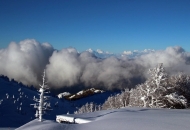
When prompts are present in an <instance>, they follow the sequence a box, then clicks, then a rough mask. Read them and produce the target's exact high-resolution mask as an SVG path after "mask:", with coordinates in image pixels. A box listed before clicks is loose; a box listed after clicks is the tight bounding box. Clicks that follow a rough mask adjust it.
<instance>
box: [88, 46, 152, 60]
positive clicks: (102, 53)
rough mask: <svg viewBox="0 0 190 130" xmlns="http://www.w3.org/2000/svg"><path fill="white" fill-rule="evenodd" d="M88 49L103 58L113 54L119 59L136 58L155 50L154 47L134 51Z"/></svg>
mask: <svg viewBox="0 0 190 130" xmlns="http://www.w3.org/2000/svg"><path fill="white" fill-rule="evenodd" d="M86 51H87V52H90V53H92V54H94V55H95V56H96V57H98V58H102V59H105V58H108V57H112V56H114V57H117V58H119V59H121V58H124V57H127V58H135V57H139V56H141V55H144V54H149V53H152V52H155V50H154V49H144V50H143V51H138V50H134V51H123V53H110V52H108V51H102V50H100V49H97V50H96V51H95V50H92V49H91V48H89V49H87V50H86Z"/></svg>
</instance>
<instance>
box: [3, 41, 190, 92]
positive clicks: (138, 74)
mask: <svg viewBox="0 0 190 130" xmlns="http://www.w3.org/2000/svg"><path fill="white" fill-rule="evenodd" d="M158 63H164V67H165V68H166V70H167V71H168V73H170V74H175V73H178V72H181V71H182V72H185V73H187V74H190V53H188V52H185V50H184V49H183V48H181V47H168V48H166V49H165V50H160V51H152V52H150V53H146V54H143V55H140V56H137V57H134V58H132V59H131V58H128V55H126V56H125V57H121V58H117V57H114V56H111V57H108V58H104V59H101V58H98V57H96V56H95V55H94V54H93V53H91V52H88V51H84V52H82V53H78V52H77V50H76V49H74V48H65V49H62V50H60V51H58V50H55V49H54V48H53V47H52V46H51V45H50V44H48V43H42V44H40V43H39V42H37V41H36V40H34V39H27V40H24V41H21V42H19V43H15V42H12V43H10V45H9V46H8V47H7V48H6V49H1V50H0V74H1V75H6V76H8V77H9V78H10V79H15V80H16V81H19V82H22V83H24V84H25V85H34V86H37V87H38V84H39V83H40V82H41V74H42V72H43V70H44V69H46V74H47V80H48V85H49V87H50V88H52V89H63V88H72V89H77V88H76V87H77V86H80V87H81V86H82V87H97V88H100V87H101V88H104V89H107V90H112V89H122V88H126V87H133V86H135V85H136V84H138V83H140V82H142V81H143V80H145V79H146V78H147V76H148V75H147V71H148V69H149V68H153V67H155V66H156V65H157V64H158Z"/></svg>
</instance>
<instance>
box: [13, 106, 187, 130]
mask: <svg viewBox="0 0 190 130" xmlns="http://www.w3.org/2000/svg"><path fill="white" fill-rule="evenodd" d="M70 116H73V117H76V118H81V119H88V120H91V121H92V122H90V123H85V124H59V123H56V122H54V121H49V120H45V121H44V122H42V123H41V122H39V121H37V120H33V121H31V122H29V123H27V124H25V125H24V126H21V127H20V128H18V129H16V130H31V129H35V130H60V129H61V130H189V129H190V110H189V109H186V110H170V109H145V108H123V109H115V110H106V111H99V112H94V113H86V114H79V115H70Z"/></svg>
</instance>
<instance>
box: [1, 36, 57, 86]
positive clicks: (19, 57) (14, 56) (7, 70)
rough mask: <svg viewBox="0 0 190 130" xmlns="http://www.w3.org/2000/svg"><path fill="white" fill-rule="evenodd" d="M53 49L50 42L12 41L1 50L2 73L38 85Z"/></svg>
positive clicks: (32, 40) (25, 82) (28, 83)
mask: <svg viewBox="0 0 190 130" xmlns="http://www.w3.org/2000/svg"><path fill="white" fill-rule="evenodd" d="M53 50H54V49H53V47H52V46H51V45H50V44H48V43H43V44H40V43H39V42H37V41H36V40H34V39H27V40H24V41H21V42H19V43H18V44H17V43H15V42H11V43H10V44H9V46H8V47H7V48H6V49H1V50H0V74H1V75H6V76H8V77H9V78H10V79H15V80H17V81H19V82H22V83H24V84H27V85H38V83H39V79H40V78H41V71H42V70H43V69H45V65H46V64H47V63H48V60H49V57H50V56H51V55H52V52H53Z"/></svg>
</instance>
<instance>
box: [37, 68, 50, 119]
mask: <svg viewBox="0 0 190 130" xmlns="http://www.w3.org/2000/svg"><path fill="white" fill-rule="evenodd" d="M45 76H46V73H45V70H44V72H43V76H42V80H43V83H42V85H40V89H39V92H40V94H39V95H40V98H39V99H37V98H35V97H34V101H36V102H37V103H36V104H34V108H36V114H35V116H36V117H38V118H39V121H40V122H42V115H43V114H44V113H45V111H47V110H50V109H49V107H50V105H49V104H48V103H47V101H48V99H49V96H46V95H45V93H49V92H47V90H48V89H49V88H48V87H47V85H46V81H45ZM47 104H48V105H47Z"/></svg>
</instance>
